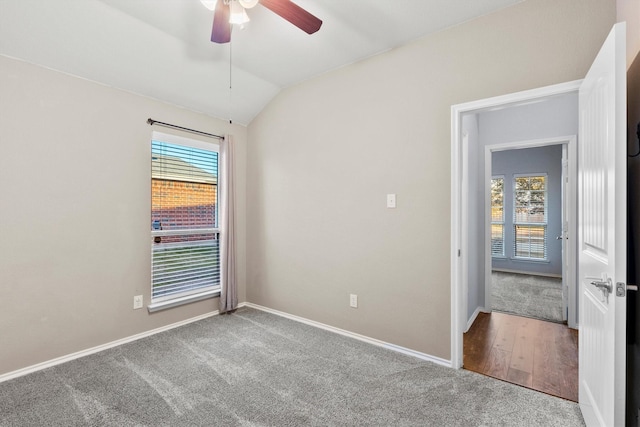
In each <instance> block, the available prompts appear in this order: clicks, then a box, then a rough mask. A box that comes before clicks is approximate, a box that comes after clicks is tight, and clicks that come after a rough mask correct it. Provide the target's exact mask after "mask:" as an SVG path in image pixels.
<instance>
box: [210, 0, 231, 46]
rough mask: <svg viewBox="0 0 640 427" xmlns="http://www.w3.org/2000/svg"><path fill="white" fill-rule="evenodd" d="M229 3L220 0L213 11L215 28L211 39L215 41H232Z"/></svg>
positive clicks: (212, 30)
mask: <svg viewBox="0 0 640 427" xmlns="http://www.w3.org/2000/svg"><path fill="white" fill-rule="evenodd" d="M229 13H230V12H229V5H228V4H224V1H222V0H218V2H217V3H216V10H215V12H214V13H213V28H212V29H211V41H212V42H215V43H229V42H230V41H231V24H229Z"/></svg>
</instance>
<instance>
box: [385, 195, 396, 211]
mask: <svg viewBox="0 0 640 427" xmlns="http://www.w3.org/2000/svg"><path fill="white" fill-rule="evenodd" d="M387 207H388V208H395V207H396V195H395V194H387Z"/></svg>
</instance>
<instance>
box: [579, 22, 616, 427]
mask: <svg viewBox="0 0 640 427" xmlns="http://www.w3.org/2000/svg"><path fill="white" fill-rule="evenodd" d="M624 52H625V26H624V23H623V24H616V25H615V26H614V27H613V30H612V31H611V33H610V34H609V37H607V40H606V41H605V43H604V45H603V46H602V49H601V50H600V52H599V53H598V56H597V57H596V60H595V61H594V63H593V65H592V66H591V69H590V70H589V73H588V74H587V76H586V78H585V79H584V81H583V83H582V86H581V87H580V101H579V103H580V138H581V144H580V147H579V151H580V154H579V157H578V211H579V212H578V262H579V273H578V274H579V286H580V335H579V339H580V343H579V351H580V391H579V401H580V409H581V410H582V413H583V415H584V418H585V421H586V423H587V425H588V426H596V425H602V426H618V425H624V398H625V394H624V393H625V375H624V373H625V331H626V297H616V293H615V284H616V282H624V281H625V280H626V277H625V276H626V62H625V55H624Z"/></svg>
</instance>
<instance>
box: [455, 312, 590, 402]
mask: <svg viewBox="0 0 640 427" xmlns="http://www.w3.org/2000/svg"><path fill="white" fill-rule="evenodd" d="M463 364H464V368H465V369H468V370H470V371H475V372H478V373H481V374H485V375H488V376H491V377H494V378H498V379H501V380H504V381H508V382H511V383H514V384H519V385H521V386H524V387H528V388H531V389H534V390H538V391H541V392H543V393H548V394H551V395H554V396H558V397H562V398H564V399H568V400H572V401H574V402H577V401H578V331H576V330H574V329H569V328H568V327H567V326H566V325H563V324H560V323H552V322H544V321H542V320H537V319H530V318H527V317H519V316H512V315H509V314H504V313H498V312H493V313H490V314H489V313H480V314H479V315H478V317H477V318H476V320H475V322H474V323H473V325H472V326H471V328H470V329H469V332H467V333H466V334H464V363H463Z"/></svg>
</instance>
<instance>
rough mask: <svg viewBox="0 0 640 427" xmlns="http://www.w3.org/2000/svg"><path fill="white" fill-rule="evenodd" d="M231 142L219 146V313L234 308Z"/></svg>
mask: <svg viewBox="0 0 640 427" xmlns="http://www.w3.org/2000/svg"><path fill="white" fill-rule="evenodd" d="M233 162H234V142H233V137H232V136H231V135H225V137H224V140H223V141H222V144H221V145H220V177H221V179H220V185H219V186H218V188H219V191H220V228H221V231H222V233H221V241H220V270H221V278H220V279H221V280H220V282H221V283H220V285H221V286H220V287H221V289H220V312H221V313H225V312H228V311H233V310H235V309H236V307H237V306H238V288H237V284H236V232H235V184H234V166H233Z"/></svg>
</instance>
